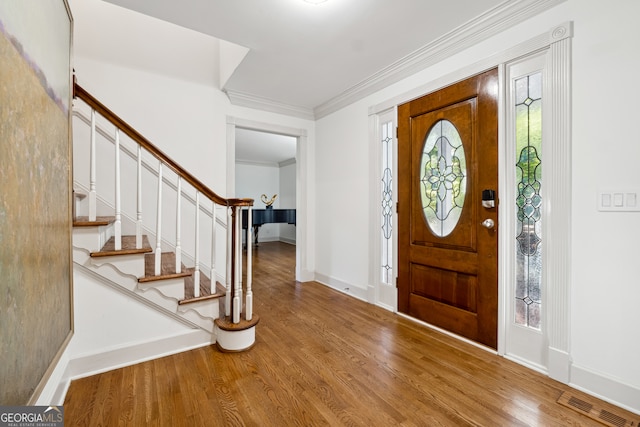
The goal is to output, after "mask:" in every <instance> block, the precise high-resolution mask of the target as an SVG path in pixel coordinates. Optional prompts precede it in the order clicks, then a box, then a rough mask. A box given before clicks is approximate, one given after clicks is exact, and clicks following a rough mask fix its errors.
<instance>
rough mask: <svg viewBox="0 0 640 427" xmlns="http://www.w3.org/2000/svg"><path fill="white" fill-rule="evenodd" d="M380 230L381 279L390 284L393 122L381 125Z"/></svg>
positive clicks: (391, 263)
mask: <svg viewBox="0 0 640 427" xmlns="http://www.w3.org/2000/svg"><path fill="white" fill-rule="evenodd" d="M381 131H382V132H381V135H382V185H381V188H382V198H381V200H382V206H381V214H382V218H381V220H382V229H381V236H380V238H381V249H382V254H381V259H382V268H381V278H380V280H381V281H382V283H387V284H391V283H392V279H391V276H392V267H393V260H392V256H393V246H392V245H393V239H392V231H393V186H392V182H393V181H392V178H393V174H392V168H391V166H392V163H391V162H392V157H393V151H392V149H393V144H392V143H393V133H392V132H393V122H386V123H383V124H382V129H381Z"/></svg>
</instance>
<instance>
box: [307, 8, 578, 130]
mask: <svg viewBox="0 0 640 427" xmlns="http://www.w3.org/2000/svg"><path fill="white" fill-rule="evenodd" d="M565 1H567V0H518V1H505V2H503V3H502V4H500V5H498V6H496V7H495V8H493V9H491V10H489V11H487V12H486V13H484V14H482V15H480V16H478V17H477V18H475V19H473V20H471V21H469V22H467V23H466V24H464V25H461V26H460V27H458V28H456V29H454V30H452V31H450V32H449V33H447V34H445V35H444V36H442V37H440V38H438V39H436V40H434V41H433V42H431V43H429V44H427V45H425V46H423V47H422V48H420V49H418V50H416V51H414V52H413V53H411V54H409V55H407V56H405V57H404V58H402V59H400V60H398V61H396V62H394V63H393V64H391V65H389V66H388V67H386V68H384V69H382V70H380V71H378V72H377V73H375V74H373V75H372V76H371V77H369V78H367V79H365V80H363V81H361V82H360V83H358V84H356V85H354V86H352V87H351V88H349V89H347V90H346V91H344V92H342V93H341V94H339V95H337V96H335V97H333V98H332V99H330V100H328V101H327V102H324V103H322V104H320V105H318V106H317V107H316V108H315V109H314V114H313V116H314V117H315V118H316V119H320V118H322V117H325V116H327V115H329V114H331V113H333V112H336V111H338V110H340V109H341V108H344V107H346V106H347V105H349V104H352V103H354V102H356V101H358V100H360V99H362V98H364V97H366V96H368V95H371V94H373V93H375V92H377V91H378V90H380V89H383V88H385V87H387V86H389V85H391V84H393V83H396V82H398V81H400V80H402V79H403V78H406V77H409V76H410V75H412V74H415V73H417V72H418V71H420V70H423V69H425V68H428V67H430V66H432V65H434V64H436V63H438V62H440V61H442V60H444V59H446V58H448V57H450V56H452V55H454V54H456V53H459V52H461V51H463V50H465V49H467V48H469V47H471V46H474V45H475V44H477V43H479V42H481V41H484V40H486V39H488V38H489V37H492V36H494V35H496V34H499V33H500V32H502V31H505V30H507V29H508V28H511V27H513V26H514V25H516V24H519V23H520V22H523V21H526V20H527V19H529V18H532V17H533V16H536V15H538V14H540V13H542V12H544V11H546V10H548V9H551V8H553V7H555V6H557V5H559V4H561V3H564V2H565Z"/></svg>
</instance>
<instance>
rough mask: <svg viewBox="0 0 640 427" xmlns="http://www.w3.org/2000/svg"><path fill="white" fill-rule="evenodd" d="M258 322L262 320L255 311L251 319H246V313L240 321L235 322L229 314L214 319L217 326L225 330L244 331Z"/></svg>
mask: <svg viewBox="0 0 640 427" xmlns="http://www.w3.org/2000/svg"><path fill="white" fill-rule="evenodd" d="M258 322H260V316H258V315H257V314H255V313H253V316H252V317H251V320H245V319H244V313H242V315H241V316H240V323H233V322H232V321H231V317H229V316H225V317H221V318H219V319H215V320H214V323H215V324H216V326H217V327H218V328H220V329H222V330H224V331H243V330H245V329H249V328H252V327H254V326H256V325H257V324H258Z"/></svg>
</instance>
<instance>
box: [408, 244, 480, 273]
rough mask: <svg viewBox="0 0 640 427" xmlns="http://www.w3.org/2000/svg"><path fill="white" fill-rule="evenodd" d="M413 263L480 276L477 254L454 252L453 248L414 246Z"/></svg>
mask: <svg viewBox="0 0 640 427" xmlns="http://www.w3.org/2000/svg"><path fill="white" fill-rule="evenodd" d="M411 249H412V251H411V252H412V256H411V262H412V263H415V264H422V265H430V266H432V267H440V268H443V269H446V270H454V271H459V272H462V273H467V274H475V275H477V274H478V267H477V264H478V254H477V253H476V252H466V251H452V250H451V248H448V247H442V248H436V247H430V246H424V247H421V246H418V245H412V247H411Z"/></svg>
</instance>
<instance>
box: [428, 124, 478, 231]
mask: <svg viewBox="0 0 640 427" xmlns="http://www.w3.org/2000/svg"><path fill="white" fill-rule="evenodd" d="M466 187H467V164H466V156H465V153H464V148H463V146H462V140H461V139H460V134H459V133H458V130H457V129H456V127H455V126H454V125H453V123H451V122H450V121H448V120H439V121H438V122H436V123H435V124H434V125H433V127H432V128H431V130H430V131H429V133H428V134H427V136H426V137H425V142H424V149H423V152H422V159H421V161H420V188H421V193H420V195H421V199H422V209H423V213H424V217H425V220H426V222H427V224H428V225H429V229H430V230H431V231H432V232H433V233H434V234H435V235H436V236H438V237H445V236H448V235H449V234H450V233H451V232H452V231H453V229H454V228H455V226H456V224H457V223H458V220H459V219H460V215H461V214H462V207H463V205H464V198H465V194H466V189H467V188H466Z"/></svg>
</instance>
